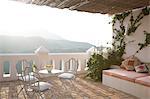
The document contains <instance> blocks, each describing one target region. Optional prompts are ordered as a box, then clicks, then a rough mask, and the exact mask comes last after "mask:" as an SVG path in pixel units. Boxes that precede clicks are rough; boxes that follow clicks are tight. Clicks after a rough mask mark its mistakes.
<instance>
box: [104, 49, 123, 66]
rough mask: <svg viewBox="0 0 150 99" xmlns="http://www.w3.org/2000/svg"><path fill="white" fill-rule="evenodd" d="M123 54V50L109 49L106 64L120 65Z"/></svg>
mask: <svg viewBox="0 0 150 99" xmlns="http://www.w3.org/2000/svg"><path fill="white" fill-rule="evenodd" d="M123 53H124V48H122V49H119V50H112V49H110V50H109V51H108V53H107V54H108V62H109V65H110V66H111V65H120V64H121V62H122V61H123V58H122V55H123Z"/></svg>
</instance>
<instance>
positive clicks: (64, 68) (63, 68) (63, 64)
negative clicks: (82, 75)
mask: <svg viewBox="0 0 150 99" xmlns="http://www.w3.org/2000/svg"><path fill="white" fill-rule="evenodd" d="M61 62H62V65H61V66H62V71H63V72H65V71H66V67H65V61H64V60H62V61H61Z"/></svg>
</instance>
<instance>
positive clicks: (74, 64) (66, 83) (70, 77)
mask: <svg viewBox="0 0 150 99" xmlns="http://www.w3.org/2000/svg"><path fill="white" fill-rule="evenodd" d="M78 65H79V64H78V60H76V59H75V58H71V59H69V60H68V61H67V62H65V66H66V67H68V70H67V72H64V73H62V74H60V75H58V78H60V80H61V82H62V87H63V88H65V90H68V89H73V88H74V89H75V86H74V84H73V82H74V81H75V78H76V74H77V69H78Z"/></svg>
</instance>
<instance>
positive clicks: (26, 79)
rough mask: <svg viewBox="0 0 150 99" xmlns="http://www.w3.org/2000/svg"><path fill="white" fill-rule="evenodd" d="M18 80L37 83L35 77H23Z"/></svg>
mask: <svg viewBox="0 0 150 99" xmlns="http://www.w3.org/2000/svg"><path fill="white" fill-rule="evenodd" d="M19 80H23V81H37V80H38V79H37V78H36V77H35V76H32V75H26V76H23V77H19Z"/></svg>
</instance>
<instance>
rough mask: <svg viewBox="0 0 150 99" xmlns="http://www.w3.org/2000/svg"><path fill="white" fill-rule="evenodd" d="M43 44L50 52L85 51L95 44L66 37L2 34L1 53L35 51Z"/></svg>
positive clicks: (0, 37)
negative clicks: (51, 37) (49, 37)
mask: <svg viewBox="0 0 150 99" xmlns="http://www.w3.org/2000/svg"><path fill="white" fill-rule="evenodd" d="M55 38H57V37H55ZM41 45H42V46H44V47H46V48H47V49H48V50H49V52H50V53H71V52H85V51H86V50H88V49H89V48H90V47H92V46H93V45H91V44H89V43H84V42H75V41H69V40H65V39H48V38H47V39H45V38H42V37H22V36H0V53H33V52H34V51H35V50H36V49H37V48H38V47H40V46H41Z"/></svg>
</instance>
